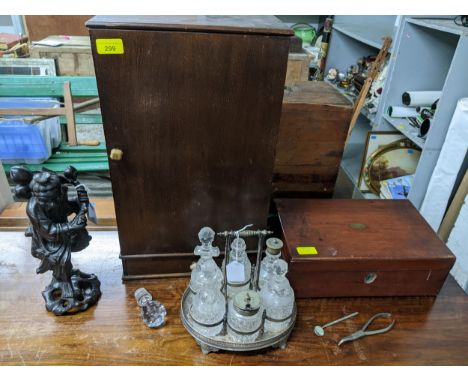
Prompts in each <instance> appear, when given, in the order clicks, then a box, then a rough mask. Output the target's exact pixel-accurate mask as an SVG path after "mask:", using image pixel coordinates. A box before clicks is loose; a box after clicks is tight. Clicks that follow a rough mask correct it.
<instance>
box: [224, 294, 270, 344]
mask: <svg viewBox="0 0 468 382" xmlns="http://www.w3.org/2000/svg"><path fill="white" fill-rule="evenodd" d="M263 311H264V307H263V304H262V298H261V296H260V294H259V293H257V292H255V291H252V290H244V291H241V292H239V293H237V294H236V295H235V296H234V298H232V299H230V300H229V307H228V325H227V330H228V333H229V335H230V337H231V338H232V339H233V340H234V341H238V342H253V341H255V340H256V339H257V338H258V336H259V334H260V329H262V323H263Z"/></svg>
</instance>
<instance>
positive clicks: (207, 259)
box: [189, 227, 224, 293]
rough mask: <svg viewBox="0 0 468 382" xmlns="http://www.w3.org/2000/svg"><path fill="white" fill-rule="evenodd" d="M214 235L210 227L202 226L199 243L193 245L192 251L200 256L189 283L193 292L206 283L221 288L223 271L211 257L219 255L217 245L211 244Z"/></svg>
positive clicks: (196, 291)
mask: <svg viewBox="0 0 468 382" xmlns="http://www.w3.org/2000/svg"><path fill="white" fill-rule="evenodd" d="M214 237H215V232H214V231H213V230H212V229H211V228H210V227H203V228H202V229H201V230H200V232H199V233H198V238H199V239H200V242H201V245H197V246H196V247H195V251H194V253H195V255H197V256H200V260H198V262H197V264H196V265H195V268H194V269H193V270H192V275H191V278H190V284H189V287H190V289H191V290H192V292H194V293H198V292H199V291H200V290H201V289H202V288H204V287H205V286H207V285H210V286H212V287H214V288H216V289H218V290H221V287H222V285H223V280H224V279H223V273H222V272H221V269H219V267H218V266H217V265H216V263H215V261H214V260H213V257H217V256H219V249H218V247H213V245H212V243H213V240H214Z"/></svg>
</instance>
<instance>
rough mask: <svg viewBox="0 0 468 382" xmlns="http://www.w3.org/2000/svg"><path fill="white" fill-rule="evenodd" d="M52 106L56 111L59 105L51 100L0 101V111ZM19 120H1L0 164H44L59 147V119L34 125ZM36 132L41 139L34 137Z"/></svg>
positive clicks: (49, 119) (9, 118)
mask: <svg viewBox="0 0 468 382" xmlns="http://www.w3.org/2000/svg"><path fill="white" fill-rule="evenodd" d="M54 106H57V107H59V103H58V101H57V100H55V99H53V98H50V97H35V98H26V97H23V98H21V97H2V98H0V108H1V109H16V108H18V109H19V108H50V107H54ZM21 118H22V117H19V116H7V117H2V120H0V160H2V161H3V162H4V163H8V164H16V163H30V164H34V163H43V162H45V161H46V160H47V159H48V158H49V157H50V155H51V154H52V148H55V147H58V146H59V145H60V141H61V129H60V121H59V118H58V117H53V118H48V119H46V120H43V121H41V122H39V123H37V124H34V125H33V124H28V123H26V122H24V121H22V120H21ZM27 129H30V130H31V131H28V130H27ZM38 132H39V133H40V135H41V139H39V136H38V135H37V133H38ZM27 146H30V147H27Z"/></svg>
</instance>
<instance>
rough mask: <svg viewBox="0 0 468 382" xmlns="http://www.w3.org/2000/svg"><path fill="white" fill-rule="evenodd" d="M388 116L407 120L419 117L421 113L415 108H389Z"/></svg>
mask: <svg viewBox="0 0 468 382" xmlns="http://www.w3.org/2000/svg"><path fill="white" fill-rule="evenodd" d="M387 114H388V116H389V117H392V118H407V117H417V116H419V113H418V112H417V110H416V108H414V107H406V106H389V107H388V109H387Z"/></svg>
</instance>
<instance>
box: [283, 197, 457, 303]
mask: <svg viewBox="0 0 468 382" xmlns="http://www.w3.org/2000/svg"><path fill="white" fill-rule="evenodd" d="M276 206H277V208H278V214H279V217H280V220H281V226H282V233H283V239H284V242H285V248H284V257H285V259H286V260H287V261H288V262H289V274H288V278H289V280H290V281H291V285H292V286H293V288H294V290H295V292H296V295H297V296H298V297H342V296H343V297H344V296H419V295H436V294H437V293H438V292H439V289H440V288H441V287H442V284H443V283H444V280H445V278H446V277H447V275H448V273H449V271H450V268H451V267H452V265H453V263H454V262H455V257H454V256H453V254H452V253H451V252H450V250H449V249H448V248H447V247H446V245H445V244H444V243H443V242H442V241H441V240H440V239H439V238H438V237H437V235H436V233H435V232H434V231H433V230H432V229H431V228H430V226H429V225H428V224H427V223H426V221H425V220H424V218H423V217H422V216H421V215H420V214H419V212H418V211H417V210H416V208H414V207H413V205H412V204H411V203H410V202H409V201H407V200H404V201H399V200H394V201H390V200H338V199H322V200H317V199H315V200H314V199H308V200H306V199H276ZM311 247H314V248H315V250H316V251H315V250H314V248H311ZM300 253H303V254H302V255H301V254H300ZM315 253H316V254H315Z"/></svg>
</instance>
